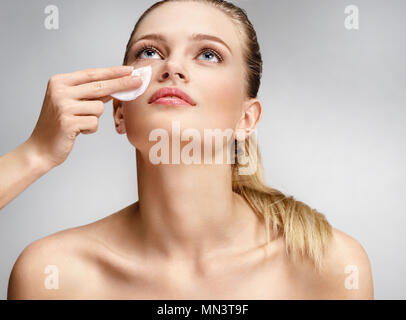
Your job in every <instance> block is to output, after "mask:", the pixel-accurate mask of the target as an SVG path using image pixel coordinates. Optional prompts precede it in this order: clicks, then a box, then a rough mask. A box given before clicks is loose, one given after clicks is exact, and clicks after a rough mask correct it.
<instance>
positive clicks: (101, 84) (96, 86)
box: [93, 81, 106, 92]
mask: <svg viewBox="0 0 406 320" xmlns="http://www.w3.org/2000/svg"><path fill="white" fill-rule="evenodd" d="M105 87H106V84H105V83H104V82H103V81H95V82H93V89H94V90H95V91H97V92H98V91H102V90H103V89H104V88H105Z"/></svg>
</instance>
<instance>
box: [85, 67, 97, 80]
mask: <svg viewBox="0 0 406 320" xmlns="http://www.w3.org/2000/svg"><path fill="white" fill-rule="evenodd" d="M85 72H86V76H87V78H89V79H90V80H95V79H96V72H95V70H93V69H88V70H86V71H85Z"/></svg>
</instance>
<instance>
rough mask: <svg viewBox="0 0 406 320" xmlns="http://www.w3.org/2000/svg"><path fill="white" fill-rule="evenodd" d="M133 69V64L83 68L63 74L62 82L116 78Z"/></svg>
mask: <svg viewBox="0 0 406 320" xmlns="http://www.w3.org/2000/svg"><path fill="white" fill-rule="evenodd" d="M133 70H134V67H133V66H113V67H110V68H91V69H84V70H79V71H74V72H71V73H67V74H65V77H64V81H63V82H64V83H65V84H68V85H79V84H84V83H88V82H93V81H99V80H109V79H116V78H120V77H123V76H125V75H129V74H130V73H131V72H132V71H133Z"/></svg>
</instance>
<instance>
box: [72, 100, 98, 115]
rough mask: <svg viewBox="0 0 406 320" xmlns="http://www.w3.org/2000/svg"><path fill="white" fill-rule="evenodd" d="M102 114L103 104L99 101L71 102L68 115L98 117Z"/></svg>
mask: <svg viewBox="0 0 406 320" xmlns="http://www.w3.org/2000/svg"><path fill="white" fill-rule="evenodd" d="M103 112H104V102H103V101H101V100H89V101H75V100H74V101H72V102H71V103H70V104H69V106H68V113H69V114H70V115H75V116H95V117H100V116H101V115H102V114H103Z"/></svg>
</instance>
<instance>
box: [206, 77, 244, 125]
mask: <svg viewBox="0 0 406 320" xmlns="http://www.w3.org/2000/svg"><path fill="white" fill-rule="evenodd" d="M241 91H242V90H241V84H240V82H239V81H238V79H236V78H235V77H234V78H232V77H230V78H228V79H224V80H221V81H220V80H218V81H216V82H215V83H214V84H213V85H212V86H211V87H210V88H209V90H207V91H206V99H205V105H204V108H205V110H204V114H205V115H207V123H208V125H209V127H211V128H221V129H226V128H232V129H233V128H234V127H235V124H236V121H237V120H238V119H239V117H240V110H241V105H242V95H241Z"/></svg>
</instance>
